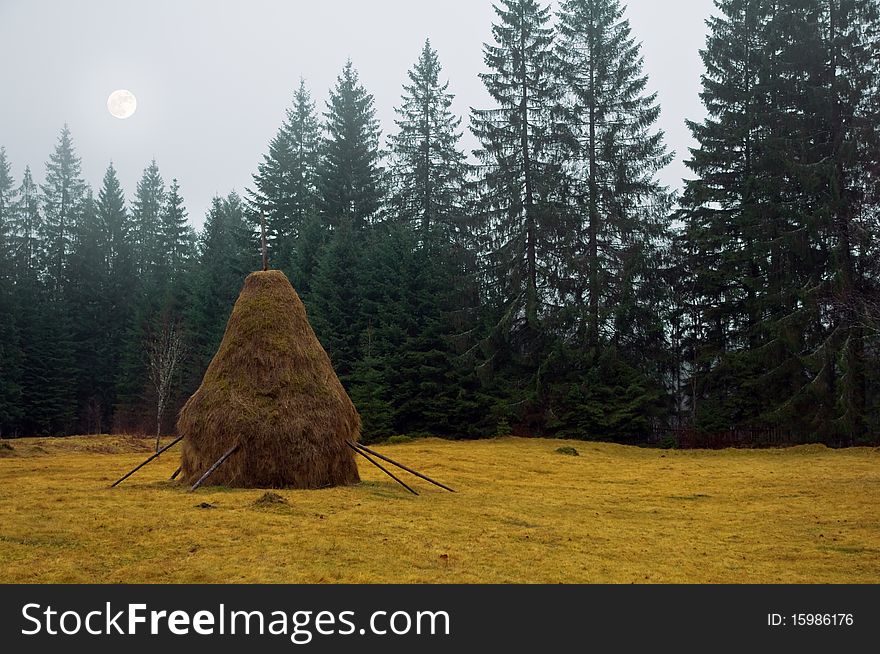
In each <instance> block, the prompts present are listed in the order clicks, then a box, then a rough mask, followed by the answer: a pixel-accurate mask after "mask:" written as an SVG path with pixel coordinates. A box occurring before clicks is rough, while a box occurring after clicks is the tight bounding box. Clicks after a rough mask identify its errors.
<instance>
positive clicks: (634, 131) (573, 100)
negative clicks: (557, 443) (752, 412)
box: [541, 0, 672, 438]
mask: <svg viewBox="0 0 880 654" xmlns="http://www.w3.org/2000/svg"><path fill="white" fill-rule="evenodd" d="M555 54H556V62H555V63H556V66H557V70H558V75H559V78H560V81H561V85H562V87H563V89H564V95H563V97H562V101H561V115H562V116H563V117H564V120H565V123H566V125H567V131H568V135H569V136H570V140H568V141H567V142H566V145H567V146H568V154H567V157H566V158H567V164H566V166H565V173H566V176H567V182H566V187H567V188H568V189H569V196H570V197H569V201H568V207H567V209H566V211H567V212H568V213H569V214H570V218H569V219H568V220H566V221H563V222H562V225H563V226H564V227H565V229H566V232H565V233H567V234H570V237H569V238H567V239H565V240H566V241H567V243H566V244H564V245H563V244H562V243H560V244H559V246H558V250H557V252H556V256H557V262H558V263H557V266H556V270H555V272H554V278H553V281H552V284H553V287H554V288H555V289H556V290H557V293H558V297H559V298H560V304H561V306H560V308H559V309H557V310H555V311H553V312H552V317H553V318H554V321H553V327H554V331H555V332H557V333H558V334H559V335H560V336H562V341H561V342H560V343H558V344H557V345H556V346H555V348H554V351H553V354H552V355H551V356H550V357H548V359H547V361H546V362H545V364H544V366H543V369H542V371H541V376H542V378H543V379H546V380H547V381H546V382H544V383H543V388H544V390H545V392H546V393H547V394H548V395H549V396H550V407H549V411H548V413H549V414H550V415H552V416H554V418H553V421H552V422H553V423H554V426H555V429H557V430H559V431H560V433H567V434H569V435H575V436H577V435H583V434H590V435H593V436H595V437H599V436H604V437H615V438H623V437H629V436H635V435H638V434H639V433H644V432H645V430H646V429H647V428H648V426H649V424H650V418H651V417H652V416H657V415H659V413H660V412H661V410H662V397H663V376H662V374H663V372H665V370H664V368H663V367H662V361H663V357H664V355H665V348H666V343H665V338H664V326H663V323H662V317H663V316H662V311H663V309H664V308H665V307H666V304H665V302H664V293H665V291H666V287H665V285H664V284H662V277H661V275H660V274H658V273H660V272H661V271H662V268H663V266H664V265H665V262H664V250H665V249H666V248H667V247H668V245H669V240H670V236H671V235H670V233H669V229H668V225H669V222H670V221H669V218H668V216H669V212H670V208H671V204H672V198H671V195H670V193H669V192H668V191H667V189H666V188H665V187H664V186H662V185H661V184H660V183H659V181H658V180H657V173H658V171H660V170H661V169H662V168H663V167H665V166H666V165H667V164H668V163H669V162H670V161H671V160H672V154H670V153H668V152H667V151H666V148H665V146H664V144H663V133H662V132H661V131H659V130H658V129H657V128H656V121H657V119H658V117H659V114H660V107H659V105H658V104H657V102H656V94H650V93H647V92H646V88H647V85H648V79H647V76H646V75H645V74H644V73H643V70H642V57H641V54H640V46H639V45H638V44H637V43H636V42H635V40H634V39H633V37H632V33H631V29H630V25H629V21H628V20H627V19H626V18H625V16H624V10H623V7H622V6H621V4H620V3H619V2H618V1H617V0H566V1H564V2H563V3H562V4H561V8H560V13H559V36H558V38H557V40H556V44H555ZM597 369H598V372H597ZM585 377H588V378H591V381H590V382H588V383H587V386H588V387H587V388H586V389H585V390H584V391H583V392H581V391H575V390H573V389H580V388H581V387H582V384H581V380H583V379H584V378H585ZM593 377H595V378H593ZM600 380H601V381H600ZM601 383H605V384H607V386H606V387H605V388H602V389H600V388H598V384H601Z"/></svg>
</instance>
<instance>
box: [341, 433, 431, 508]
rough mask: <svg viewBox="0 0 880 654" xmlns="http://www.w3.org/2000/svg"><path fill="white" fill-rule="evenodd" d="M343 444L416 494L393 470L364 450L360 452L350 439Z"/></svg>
mask: <svg viewBox="0 0 880 654" xmlns="http://www.w3.org/2000/svg"><path fill="white" fill-rule="evenodd" d="M345 444H346V445H348V446H349V447H350V448H351V449H353V450H354V451H355V452H357V453H358V454H360V455H361V456H362V457H364V458H365V459H366V460H367V461H369V462H370V463H372V464H373V465H374V466H376V467H377V468H379V470H381V471H382V472H384V473H385V474H386V475H388V476H389V477H391V478H392V479H393V480H394V481H396V482H397V483H398V484H400V485H401V486H403V487H404V488H405V489H406V490H408V491H409V492H410V493H412V494H413V495H418V493H417V492H415V491H414V490H413V489H412V488H410V487H409V486H407V485H406V484H405V483H404V482H403V481H401V480H400V479H398V478H397V476H396V475H395V474H394V473H393V472H391V471H390V470H388V469H387V468H386V467H385V466H383V465H382V464H381V463H379V462H378V461H374V460H373V459H372V458H371V457H370V456H369V455H368V454H366V453H365V452H361V451H360V450H359V449H358V448H357V447H355V446H354V445H353V444H352V442H351V441H345Z"/></svg>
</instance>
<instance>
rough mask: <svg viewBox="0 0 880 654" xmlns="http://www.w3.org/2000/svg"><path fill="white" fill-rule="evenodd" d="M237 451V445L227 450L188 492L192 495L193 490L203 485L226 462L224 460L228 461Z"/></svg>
mask: <svg viewBox="0 0 880 654" xmlns="http://www.w3.org/2000/svg"><path fill="white" fill-rule="evenodd" d="M237 449H238V445H233V446H232V447H231V448H230V449H229V451H228V452H226V454H224V455H223V456H221V457H220V458H219V459H217V463H215V464H214V465H212V466H211V467H210V468H208V470H207V471H206V472H205V474H203V475H202V476H201V477H199V480H198V481H197V482H196V483H194V484H193V485H192V488H190V489H189V492H190V493H192V492H193V491H194V490H195V489H197V488H198V487H199V486H201V485H202V483H204V481H205V480H206V479H207V478H208V477H210V476H211V475H212V474H213V473H214V471H215V470H216V469H217V468H219V467H220V466H221V465H223V462H224V461H226V459H228V458H229V457H231V456H232V455H233V454H234V453H235V451H236V450H237Z"/></svg>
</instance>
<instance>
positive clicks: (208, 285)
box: [186, 192, 257, 390]
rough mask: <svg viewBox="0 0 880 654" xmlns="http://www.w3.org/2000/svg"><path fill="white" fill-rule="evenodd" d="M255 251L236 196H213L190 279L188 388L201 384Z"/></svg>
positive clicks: (255, 259) (254, 267)
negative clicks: (190, 354) (197, 262)
mask: <svg viewBox="0 0 880 654" xmlns="http://www.w3.org/2000/svg"><path fill="white" fill-rule="evenodd" d="M256 253H257V249H256V247H255V243H254V242H253V239H252V233H251V230H250V227H249V226H248V224H247V221H246V219H245V207H244V203H243V202H242V200H241V198H240V197H239V196H238V194H236V193H234V192H233V193H230V194H229V196H228V197H226V198H220V197H215V198H214V200H213V202H212V204H211V209H210V210H209V211H208V215H207V216H206V219H205V225H204V228H203V230H202V232H201V234H200V235H199V253H198V261H199V264H198V267H197V268H196V269H195V271H194V273H193V275H192V287H191V288H190V301H189V311H188V315H187V317H186V324H187V331H188V335H187V336H188V339H189V342H190V343H191V346H192V357H191V363H190V370H189V380H188V383H189V385H191V386H193V385H194V384H198V382H200V381H201V378H202V375H203V374H204V372H205V369H206V368H207V366H208V363H209V362H210V361H211V358H212V357H213V356H214V353H215V352H216V351H217V347H218V346H219V345H220V340H221V339H222V337H223V331H224V330H225V328H226V321H227V319H228V318H229V313H230V311H232V306H233V304H234V303H235V300H236V298H237V297H238V293H239V292H240V290H241V286H242V284H243V283H244V278H245V277H246V276H247V275H248V274H249V273H250V272H252V271H253V270H255V269H256V266H257V254H256ZM193 390H195V387H194V386H193Z"/></svg>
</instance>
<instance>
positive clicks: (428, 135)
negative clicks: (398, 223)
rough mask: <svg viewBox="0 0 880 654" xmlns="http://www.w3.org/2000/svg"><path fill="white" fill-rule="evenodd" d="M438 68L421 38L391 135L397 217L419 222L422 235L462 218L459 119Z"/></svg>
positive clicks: (464, 176)
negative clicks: (415, 60) (395, 128)
mask: <svg viewBox="0 0 880 654" xmlns="http://www.w3.org/2000/svg"><path fill="white" fill-rule="evenodd" d="M440 72H441V67H440V60H439V59H438V57H437V52H436V51H435V50H434V49H433V48H432V47H431V43H430V41H425V45H424V47H423V48H422V52H421V54H420V55H419V60H418V61H417V62H416V64H415V66H413V68H412V69H411V70H410V71H409V73H408V76H409V84H406V85H404V87H403V91H404V93H403V99H402V103H401V106H400V107H398V108H396V109H395V111H396V112H397V115H398V118H397V119H396V121H395V122H396V124H397V127H398V132H397V133H396V134H394V135H393V136H392V137H391V139H390V142H391V143H390V145H391V147H390V150H391V157H392V163H391V167H390V170H391V179H392V197H391V204H392V207H393V210H394V212H395V213H396V214H397V215H398V217H400V218H402V219H403V220H406V221H412V222H413V223H414V224H415V225H417V226H418V228H419V229H420V231H421V232H422V238H426V237H427V233H428V231H429V230H430V229H432V228H435V227H445V226H447V225H448V224H449V223H450V222H451V221H457V220H460V219H461V215H462V212H463V210H464V206H463V200H464V189H465V183H466V179H467V164H466V161H465V155H464V152H463V151H462V150H461V148H460V147H459V140H460V139H461V132H460V131H459V128H460V126H461V118H458V117H456V116H455V115H454V114H453V113H452V110H451V107H452V100H453V97H454V96H453V95H452V94H451V93H450V92H449V82H441V81H440Z"/></svg>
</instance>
